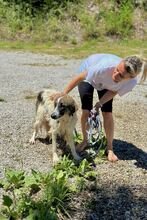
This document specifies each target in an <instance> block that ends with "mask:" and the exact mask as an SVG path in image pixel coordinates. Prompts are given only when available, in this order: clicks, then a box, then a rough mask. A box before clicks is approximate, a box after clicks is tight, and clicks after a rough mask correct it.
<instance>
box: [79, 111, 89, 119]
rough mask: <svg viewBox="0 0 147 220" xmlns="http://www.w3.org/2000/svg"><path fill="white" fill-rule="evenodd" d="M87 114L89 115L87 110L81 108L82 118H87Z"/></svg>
mask: <svg viewBox="0 0 147 220" xmlns="http://www.w3.org/2000/svg"><path fill="white" fill-rule="evenodd" d="M88 116H89V110H85V109H84V110H82V116H81V118H82V119H83V120H84V119H85V120H87V118H88Z"/></svg>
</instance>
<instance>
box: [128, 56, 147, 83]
mask: <svg viewBox="0 0 147 220" xmlns="http://www.w3.org/2000/svg"><path fill="white" fill-rule="evenodd" d="M124 62H125V68H126V70H127V72H129V73H130V74H131V76H132V77H134V76H137V75H138V74H140V73H141V74H142V75H141V80H140V83H143V82H144V81H145V80H146V78H147V59H146V58H144V57H141V56H139V55H134V56H129V57H126V58H124Z"/></svg>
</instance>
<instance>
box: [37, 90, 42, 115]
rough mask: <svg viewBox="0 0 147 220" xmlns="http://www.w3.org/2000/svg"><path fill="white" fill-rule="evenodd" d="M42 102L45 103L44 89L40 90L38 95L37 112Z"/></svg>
mask: <svg viewBox="0 0 147 220" xmlns="http://www.w3.org/2000/svg"><path fill="white" fill-rule="evenodd" d="M41 103H43V91H41V92H39V93H38V95H37V101H36V112H37V109H38V106H39V104H41Z"/></svg>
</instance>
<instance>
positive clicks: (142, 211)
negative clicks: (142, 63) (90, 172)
mask: <svg viewBox="0 0 147 220" xmlns="http://www.w3.org/2000/svg"><path fill="white" fill-rule="evenodd" d="M80 62H81V61H80V60H74V59H72V60H67V59H63V58H62V57H59V56H51V55H44V54H33V53H23V52H15V53H14V52H2V51H1V52H0V98H3V99H4V100H5V101H4V102H0V178H1V177H3V175H4V170H5V168H7V167H13V168H18V169H19V168H23V169H24V170H26V171H27V172H30V170H31V168H33V169H36V170H40V171H48V170H49V169H50V168H51V160H50V158H51V150H48V149H47V146H46V144H45V143H43V142H40V141H37V143H36V144H35V146H31V145H30V144H29V143H28V140H29V138H30V137H31V134H32V131H33V122H34V118H35V99H34V98H32V99H31V98H30V97H34V96H35V95H36V94H37V92H39V91H40V90H42V88H53V89H57V90H58V91H61V90H62V89H63V88H64V87H65V85H66V83H67V82H68V81H69V80H70V79H71V78H72V77H73V76H74V75H75V73H76V69H77V68H78V66H79V64H80ZM71 94H72V95H73V96H74V97H75V99H76V100H77V102H78V103H79V106H80V101H79V96H78V93H77V89H74V90H73V91H72V92H71ZM95 101H96V96H95ZM79 115H80V111H79ZM114 120H115V130H116V131H115V140H114V149H115V152H116V153H117V155H118V157H119V159H120V160H119V161H118V162H117V163H115V164H112V163H109V162H107V161H105V162H104V163H102V164H100V165H99V166H98V167H97V172H98V178H97V182H96V185H95V188H94V189H95V190H92V189H89V190H87V192H86V193H83V194H81V198H83V199H81V200H79V199H78V198H77V201H75V203H76V205H77V212H76V213H74V215H73V219H75V220H76V219H77V220H80V219H83V220H87V219H88V220H97V219H101V220H102V219H105V220H108V219H111V220H113V219H114V220H116V219H120V220H123V219H124V220H139V219H147V200H146V197H147V181H146V180H147V178H146V177H147V173H146V170H147V153H146V149H147V148H146V146H147V83H145V84H144V85H138V86H136V88H135V89H134V90H133V91H132V92H131V93H130V94H128V95H125V96H124V97H121V98H120V97H116V98H115V101H114ZM78 127H79V124H78ZM1 194H2V192H1V191H0V197H1ZM87 201H88V203H87ZM85 203H86V205H85Z"/></svg>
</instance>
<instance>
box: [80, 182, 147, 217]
mask: <svg viewBox="0 0 147 220" xmlns="http://www.w3.org/2000/svg"><path fill="white" fill-rule="evenodd" d="M113 187H114V186H113ZM133 190H134V189H133V188H130V187H126V186H118V187H117V188H116V187H115V189H114V188H112V186H110V185H103V186H101V188H98V187H97V189H96V191H95V192H94V193H93V195H92V196H91V199H90V201H89V202H88V203H87V204H86V206H85V209H86V213H85V215H84V216H83V220H141V219H145V218H146V217H145V216H146V214H147V211H146V205H145V204H146V198H145V189H142V192H144V193H142V194H143V195H144V196H138V197H136V196H134V195H133Z"/></svg>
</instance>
